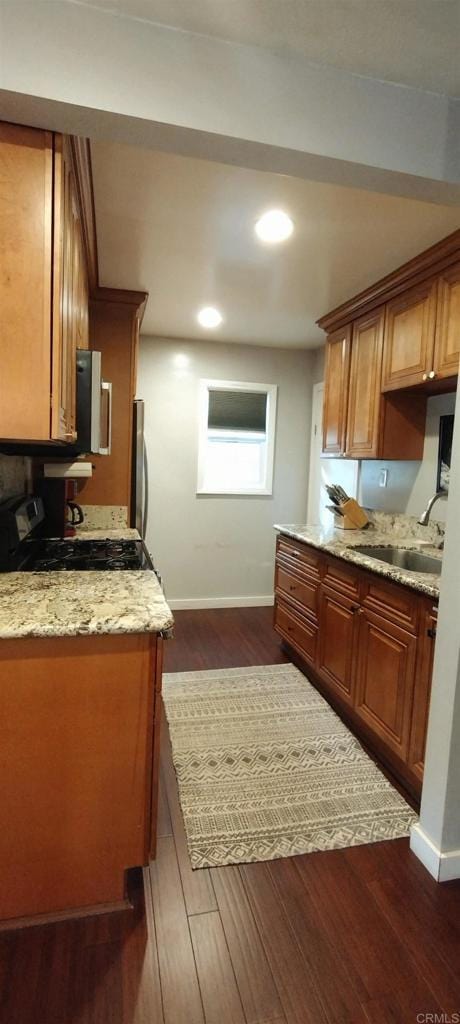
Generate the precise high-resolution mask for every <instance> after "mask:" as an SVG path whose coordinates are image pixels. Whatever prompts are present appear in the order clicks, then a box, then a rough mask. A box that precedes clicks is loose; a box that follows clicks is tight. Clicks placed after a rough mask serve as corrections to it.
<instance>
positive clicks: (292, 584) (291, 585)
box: [289, 583, 297, 590]
mask: <svg viewBox="0 0 460 1024" xmlns="http://www.w3.org/2000/svg"><path fill="white" fill-rule="evenodd" d="M289 590H297V585H296V584H295V583H290V584H289Z"/></svg>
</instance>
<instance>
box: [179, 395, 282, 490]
mask: <svg viewBox="0 0 460 1024" xmlns="http://www.w3.org/2000/svg"><path fill="white" fill-rule="evenodd" d="M276 391H277V389H276V386H275V385H271V384H241V383H240V382H239V381H226V380H202V381H200V427H199V431H200V432H199V444H198V485H197V493H198V494H271V493H272V485H273V456H274V450H275V418H276Z"/></svg>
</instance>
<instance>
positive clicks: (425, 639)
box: [409, 601, 438, 782]
mask: <svg viewBox="0 0 460 1024" xmlns="http://www.w3.org/2000/svg"><path fill="white" fill-rule="evenodd" d="M437 622H438V609H437V607H436V606H433V603H432V601H429V602H427V604H426V605H425V606H424V607H423V610H422V616H421V625H420V639H419V643H418V652H417V671H416V678H415V688H414V710H413V714H412V725H411V734H410V742H409V767H410V769H411V771H412V772H413V773H414V775H415V776H416V777H417V778H418V779H419V780H420V782H422V780H423V767H424V759H425V745H426V734H427V729H428V713H429V710H430V697H431V679H432V675H433V661H434V647H435V640H436V628H437Z"/></svg>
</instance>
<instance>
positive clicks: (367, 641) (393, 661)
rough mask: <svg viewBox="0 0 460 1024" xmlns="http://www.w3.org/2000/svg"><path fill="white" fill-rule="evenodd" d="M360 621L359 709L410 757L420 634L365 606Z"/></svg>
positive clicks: (376, 730)
mask: <svg viewBox="0 0 460 1024" xmlns="http://www.w3.org/2000/svg"><path fill="white" fill-rule="evenodd" d="M359 622H360V626H359V638H358V655H357V679H356V700H355V711H356V712H357V714H358V715H359V716H360V718H361V719H362V720H363V722H365V723H366V725H368V726H369V727H370V728H371V729H372V730H373V732H374V733H375V735H376V736H378V737H379V738H380V739H381V740H383V741H384V742H385V743H386V745H387V746H388V747H390V748H391V749H392V750H393V751H394V752H395V753H396V754H398V755H399V757H401V758H402V759H403V760H406V758H407V753H408V746H409V730H410V716H411V709H412V693H413V687H414V671H415V653H416V646H417V640H416V637H415V636H411V635H410V633H406V632H405V630H403V629H400V627H399V626H395V625H394V624H393V623H392V622H389V621H387V620H385V619H383V618H381V617H380V616H379V615H374V614H373V613H372V612H368V611H365V610H364V609H363V610H361V612H360V615H359Z"/></svg>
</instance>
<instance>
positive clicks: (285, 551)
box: [276, 537, 321, 576]
mask: <svg viewBox="0 0 460 1024" xmlns="http://www.w3.org/2000/svg"><path fill="white" fill-rule="evenodd" d="M276 554H277V558H279V559H282V560H283V561H284V562H285V564H287V565H291V566H294V565H298V566H299V568H300V569H303V570H304V571H305V572H308V573H311V574H312V575H313V576H319V566H320V560H321V554H320V552H319V551H317V550H316V548H312V547H309V545H308V544H301V543H299V542H298V541H295V540H291V538H290V537H278V540H277V543H276Z"/></svg>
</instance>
